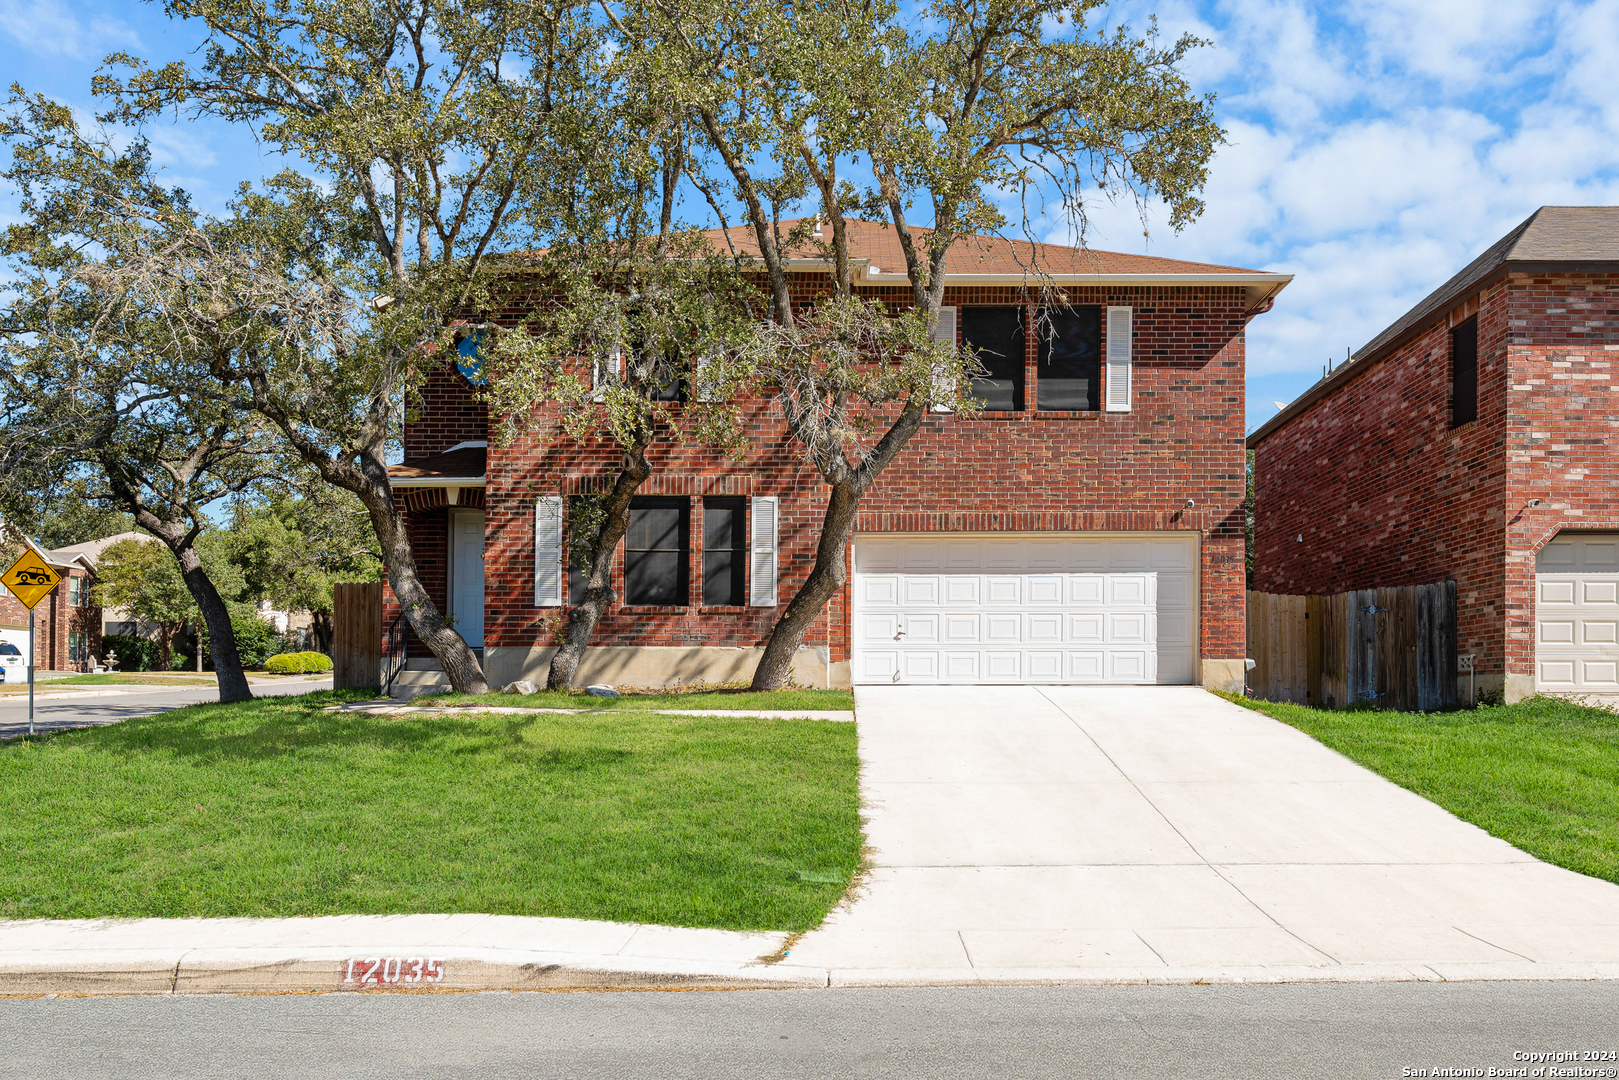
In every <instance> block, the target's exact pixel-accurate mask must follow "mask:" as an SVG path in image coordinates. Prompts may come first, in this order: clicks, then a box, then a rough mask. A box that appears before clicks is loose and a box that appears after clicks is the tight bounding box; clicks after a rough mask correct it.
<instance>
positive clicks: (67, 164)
mask: <svg viewBox="0 0 1619 1080" xmlns="http://www.w3.org/2000/svg"><path fill="white" fill-rule="evenodd" d="M10 104H11V107H12V112H11V113H10V114H9V115H8V116H6V117H5V118H4V119H3V120H0V139H3V140H4V141H5V143H6V144H7V145H8V147H9V149H10V151H11V157H10V160H9V162H8V163H7V167H6V168H5V170H4V171H3V173H0V175H3V176H4V177H5V178H6V179H7V180H8V181H9V182H11V183H12V184H13V185H15V187H16V189H17V190H18V192H19V195H20V199H19V203H20V205H19V210H20V212H21V221H20V222H18V223H14V224H12V225H10V226H8V227H7V228H6V230H5V234H4V239H3V240H0V255H3V256H4V257H5V259H6V260H7V263H8V265H9V267H10V269H11V271H12V273H13V279H12V281H11V282H10V287H11V293H10V297H9V302H8V303H6V304H5V306H4V308H3V309H0V421H3V422H0V491H3V492H4V503H5V505H6V508H8V509H10V510H11V511H12V512H13V513H17V512H19V511H21V510H22V509H23V508H26V507H28V506H30V505H34V506H38V505H41V504H45V505H49V504H50V503H51V501H52V500H53V498H59V497H60V494H61V492H62V491H63V490H66V491H70V492H75V493H77V494H79V495H82V496H83V497H85V498H87V499H88V500H89V501H90V502H91V503H92V504H94V505H99V506H103V507H106V506H112V507H117V508H119V509H121V510H122V511H124V512H126V513H128V514H129V515H130V516H131V517H133V518H134V520H135V522H136V523H137V524H138V525H139V526H140V527H141V528H142V529H144V530H146V531H147V532H148V533H150V534H151V535H153V536H155V537H157V538H158V539H159V540H161V541H162V543H163V544H164V545H165V546H166V547H167V548H168V550H169V551H170V552H171V553H172V556H173V558H174V559H175V560H176V561H177V563H178V565H179V572H180V574H181V577H182V578H183V580H184V582H185V586H186V588H187V589H188V590H189V592H190V594H191V595H192V597H193V599H194V600H195V602H196V604H197V605H198V607H199V609H200V611H201V616H202V618H203V619H204V620H205V621H206V622H207V623H208V624H209V626H210V630H211V633H210V636H211V638H212V640H213V641H214V643H215V649H216V654H217V656H218V660H219V673H220V678H219V692H220V697H221V700H224V701H235V700H239V699H242V698H247V697H251V696H252V694H251V692H250V691H249V689H248V685H247V679H246V677H245V675H244V674H243V673H242V670H241V665H240V663H238V662H237V659H236V655H235V645H234V641H233V638H232V633H231V623H230V616H229V611H228V609H227V606H226V604H225V599H224V598H223V597H222V596H221V593H220V590H219V589H218V588H217V587H216V585H215V583H214V582H213V581H212V580H211V578H210V576H209V574H208V570H207V567H205V566H204V564H203V561H202V559H201V557H200V555H199V552H198V551H197V549H196V541H197V538H198V536H199V535H200V534H201V532H202V531H203V529H204V528H205V527H206V525H207V519H206V518H205V516H204V513H203V507H205V506H207V505H208V504H209V503H211V502H213V501H214V500H217V499H219V498H222V497H224V496H226V495H229V494H231V493H233V492H238V491H241V490H243V489H245V488H246V487H249V486H251V485H252V484H254V483H256V482H258V481H259V480H260V479H261V478H262V477H264V476H266V475H269V474H273V473H274V472H276V471H277V470H276V468H275V466H274V464H273V462H272V461H271V460H270V457H271V455H272V453H273V451H274V449H275V447H274V446H273V445H272V443H271V442H270V441H269V440H268V439H267V438H266V433H265V430H264V429H265V428H266V427H267V426H268V425H266V424H265V422H264V421H263V419H262V418H261V417H256V416H252V415H250V414H243V413H241V412H240V411H238V410H236V409H234V408H232V407H231V405H230V403H228V402H227V401H225V400H223V399H222V397H221V395H220V394H218V393H210V392H209V391H210V389H211V387H210V385H209V381H208V378H207V372H208V369H209V366H210V365H211V364H215V363H221V362H229V361H230V359H231V358H232V357H233V356H235V355H236V354H237V353H238V352H239V351H240V352H247V353H253V352H255V351H256V350H259V349H261V348H265V347H269V348H274V347H276V346H277V345H279V344H281V341H282V340H283V334H284V331H281V330H279V329H276V328H270V327H267V326H265V325H262V324H258V323H254V322H253V321H252V320H250V319H249V320H243V319H240V318H236V317H234V316H233V313H232V312H231V311H230V310H228V309H226V308H223V307H221V305H220V301H221V299H222V298H221V296H220V294H219V291H218V290H217V289H215V288H212V287H210V286H211V283H210V282H209V280H208V278H209V271H199V267H210V266H211V260H212V259H213V257H214V255H215V254H216V248H215V241H216V240H217V239H218V236H219V230H218V229H217V228H215V227H213V226H212V225H211V223H209V222H207V221H206V220H205V219H203V218H201V217H200V216H199V215H198V214H197V213H196V212H195V210H194V209H193V208H192V207H191V205H190V201H189V199H188V198H187V196H186V195H185V193H184V192H183V191H179V190H175V189H170V188H166V187H165V186H163V185H162V184H161V183H160V182H159V180H158V177H157V175H156V173H155V172H154V170H153V168H152V164H151V158H150V154H149V153H148V151H147V148H146V146H145V145H144V144H143V143H140V142H138V141H137V142H135V143H133V144H129V145H118V144H115V143H114V142H113V141H112V140H111V139H110V138H109V137H107V136H105V135H96V136H87V135H85V134H84V133H82V132H81V130H80V128H79V125H78V124H77V122H76V121H75V120H74V118H73V116H72V114H71V112H70V111H69V110H68V109H66V108H65V107H63V106H60V105H57V104H55V103H54V102H51V101H50V100H48V99H46V98H43V97H37V96H36V97H28V96H26V95H24V94H23V93H22V92H21V91H20V90H17V89H15V88H14V89H13V93H12V97H11V102H10ZM181 296H183V297H186V298H187V299H186V301H185V303H184V304H177V302H176V298H177V297H181ZM185 310H189V311H201V312H204V313H205V314H206V318H205V319H204V320H201V321H198V320H195V319H192V320H188V319H186V318H184V317H183V314H182V312H183V311H185Z"/></svg>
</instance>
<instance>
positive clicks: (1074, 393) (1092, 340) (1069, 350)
mask: <svg viewBox="0 0 1619 1080" xmlns="http://www.w3.org/2000/svg"><path fill="white" fill-rule="evenodd" d="M1035 335H1036V357H1037V361H1038V366H1037V367H1036V368H1035V398H1036V399H1037V403H1038V404H1037V407H1038V408H1041V409H1053V410H1057V409H1062V410H1074V411H1078V410H1085V409H1097V408H1100V407H1101V395H1100V394H1099V393H1098V391H1099V389H1100V387H1101V384H1102V309H1101V308H1099V307H1071V308H1047V309H1046V310H1045V311H1043V312H1041V318H1040V322H1039V324H1038V326H1037V328H1036V330H1035Z"/></svg>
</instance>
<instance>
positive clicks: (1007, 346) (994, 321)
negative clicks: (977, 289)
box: [959, 307, 1023, 412]
mask: <svg viewBox="0 0 1619 1080" xmlns="http://www.w3.org/2000/svg"><path fill="white" fill-rule="evenodd" d="M959 319H960V322H961V339H962V341H964V342H966V343H967V345H969V346H970V347H971V348H972V350H973V352H974V354H975V355H976V356H977V358H978V363H979V364H980V365H981V366H982V367H984V368H985V369H986V373H985V374H984V375H983V376H982V377H980V378H975V379H974V380H973V396H974V397H976V398H977V399H979V400H980V401H982V402H983V403H984V404H983V408H984V409H985V411H987V412H1014V411H1016V410H1018V409H1021V408H1023V308H1021V307H964V308H962V309H961V312H960V315H959Z"/></svg>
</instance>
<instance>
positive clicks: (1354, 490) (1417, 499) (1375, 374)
mask: <svg viewBox="0 0 1619 1080" xmlns="http://www.w3.org/2000/svg"><path fill="white" fill-rule="evenodd" d="M1474 310H1476V311H1477V313H1478V318H1479V383H1478V393H1479V410H1478V419H1477V420H1476V421H1474V422H1473V423H1471V424H1467V425H1464V426H1463V427H1461V428H1458V429H1456V430H1454V431H1452V430H1451V429H1450V411H1449V393H1450V338H1449V327H1450V326H1452V325H1455V324H1456V323H1457V322H1460V321H1461V320H1462V319H1464V318H1466V317H1467V316H1468V315H1470V314H1472V313H1473V312H1474ZM1616 315H1619V275H1594V276H1592V275H1548V276H1543V277H1525V276H1523V275H1513V276H1511V277H1509V278H1507V279H1504V280H1502V281H1500V282H1497V283H1495V284H1493V285H1491V286H1490V287H1488V288H1487V289H1485V290H1484V291H1483V292H1482V293H1481V294H1479V295H1478V296H1476V297H1472V298H1469V299H1467V300H1466V301H1464V302H1463V303H1462V304H1460V305H1458V306H1457V307H1456V308H1455V309H1453V310H1452V311H1450V312H1447V313H1446V314H1444V315H1442V316H1438V317H1437V318H1436V319H1435V321H1434V322H1433V323H1432V324H1430V325H1429V326H1428V327H1427V328H1426V329H1425V330H1424V331H1423V332H1422V333H1421V334H1420V335H1418V336H1417V337H1415V338H1414V339H1412V340H1411V341H1409V342H1408V343H1406V344H1405V345H1404V346H1402V347H1401V348H1400V349H1399V350H1398V351H1397V352H1396V353H1394V354H1393V355H1392V356H1390V357H1388V358H1387V359H1385V360H1383V361H1381V362H1379V363H1376V364H1374V365H1373V366H1372V367H1370V368H1368V369H1367V370H1366V372H1365V373H1364V374H1362V375H1360V376H1359V377H1357V378H1354V379H1351V380H1349V381H1348V382H1347V383H1346V384H1345V385H1344V387H1343V388H1342V389H1340V390H1338V391H1337V392H1336V393H1334V394H1333V395H1331V396H1328V397H1326V398H1323V399H1322V400H1320V401H1318V402H1316V403H1315V404H1314V405H1312V406H1311V407H1310V408H1308V409H1306V410H1305V411H1304V412H1303V413H1302V414H1300V415H1299V416H1298V417H1297V418H1295V419H1294V420H1293V421H1292V422H1291V423H1289V424H1288V425H1287V426H1285V427H1284V428H1282V429H1281V430H1279V431H1278V432H1276V433H1275V434H1273V435H1271V436H1270V437H1269V438H1267V439H1266V440H1265V441H1264V442H1263V443H1261V444H1260V446H1259V447H1258V451H1257V454H1256V472H1255V485H1256V530H1255V533H1256V544H1255V552H1254V579H1255V580H1254V587H1255V588H1256V589H1258V590H1260V591H1262V592H1274V593H1290V594H1299V593H1335V592H1342V591H1344V590H1346V589H1358V588H1370V587H1373V586H1383V585H1389V586H1397V585H1414V584H1421V583H1424V582H1432V581H1442V580H1445V579H1447V578H1450V579H1454V580H1455V581H1456V586H1457V589H1456V592H1457V621H1458V643H1457V644H1458V649H1459V651H1461V652H1464V653H1467V652H1471V653H1475V654H1476V655H1477V659H1476V660H1475V665H1476V670H1477V671H1478V672H1479V673H1481V674H1494V675H1499V674H1509V675H1530V674H1532V672H1533V664H1534V657H1533V636H1532V635H1533V625H1532V624H1533V619H1534V556H1535V553H1536V552H1537V551H1538V550H1539V549H1540V547H1542V546H1543V545H1544V544H1545V542H1546V541H1547V540H1549V539H1550V538H1551V537H1552V536H1553V535H1555V534H1556V532H1557V531H1558V529H1559V528H1619V505H1616V501H1619V500H1616V487H1615V485H1616V483H1619V478H1616V474H1615V473H1614V470H1613V455H1612V451H1611V449H1610V442H1609V440H1610V439H1611V438H1612V437H1613V436H1612V435H1611V434H1610V432H1609V428H1608V419H1607V418H1608V417H1611V416H1612V415H1614V414H1615V412H1616V411H1619V390H1616V388H1615V387H1614V385H1613V383H1612V371H1611V370H1610V363H1611V358H1612V357H1613V356H1614V355H1615V352H1616V351H1619V319H1616V318H1615V316H1616ZM1531 498H1539V499H1541V500H1543V502H1542V505H1541V507H1540V508H1539V509H1536V510H1527V509H1524V503H1525V502H1527V501H1528V500H1529V499H1531ZM1301 534H1302V535H1303V536H1304V542H1303V543H1299V542H1298V540H1297V537H1298V536H1299V535H1301Z"/></svg>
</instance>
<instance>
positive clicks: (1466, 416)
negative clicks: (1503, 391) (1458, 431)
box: [1450, 315, 1478, 428]
mask: <svg viewBox="0 0 1619 1080" xmlns="http://www.w3.org/2000/svg"><path fill="white" fill-rule="evenodd" d="M1477 419H1478V316H1476V315H1475V316H1473V317H1472V318H1471V319H1468V320H1467V321H1466V322H1464V323H1462V324H1460V325H1459V326H1457V327H1456V328H1455V329H1453V330H1451V332H1450V426H1451V427H1453V428H1459V427H1461V426H1462V425H1463V424H1471V423H1472V422H1473V421H1474V420H1477Z"/></svg>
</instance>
